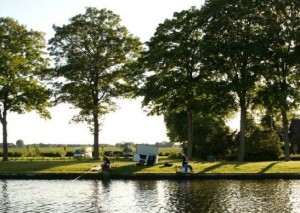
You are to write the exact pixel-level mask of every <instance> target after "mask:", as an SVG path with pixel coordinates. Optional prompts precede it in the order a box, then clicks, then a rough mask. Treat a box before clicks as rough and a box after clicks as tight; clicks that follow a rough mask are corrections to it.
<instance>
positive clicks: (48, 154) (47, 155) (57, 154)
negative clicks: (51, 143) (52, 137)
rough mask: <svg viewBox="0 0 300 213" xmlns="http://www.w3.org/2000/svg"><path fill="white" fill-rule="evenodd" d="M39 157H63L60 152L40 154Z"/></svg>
mask: <svg viewBox="0 0 300 213" xmlns="http://www.w3.org/2000/svg"><path fill="white" fill-rule="evenodd" d="M40 156H43V157H63V155H62V153H60V152H42V153H41V154H40Z"/></svg>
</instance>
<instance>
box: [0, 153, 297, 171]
mask: <svg viewBox="0 0 300 213" xmlns="http://www.w3.org/2000/svg"><path fill="white" fill-rule="evenodd" d="M165 162H170V163H173V166H171V167H164V163H165ZM100 163H101V162H100V161H93V160H65V161H61V160H60V161H54V160H52V161H8V162H3V161H1V162H0V174H23V173H58V174H59V173H78V174H80V173H85V172H87V171H89V170H90V169H91V168H92V167H95V166H98V165H99V164H100ZM180 164H181V162H180V159H168V158H166V157H161V158H160V160H159V162H158V164H156V165H154V166H151V167H150V166H136V165H135V162H133V161H132V160H131V159H111V166H112V172H113V173H126V174H135V173H153V174H169V173H175V168H174V167H175V166H179V165H180ZM191 165H192V166H193V168H194V173H196V174H197V173H204V174H205V173H207V174H212V173H223V174H226V173H245V174H247V173H248V174H249V173H253V174H255V173H300V162H299V161H290V162H284V161H270V162H225V161H224V162H203V161H193V162H191Z"/></svg>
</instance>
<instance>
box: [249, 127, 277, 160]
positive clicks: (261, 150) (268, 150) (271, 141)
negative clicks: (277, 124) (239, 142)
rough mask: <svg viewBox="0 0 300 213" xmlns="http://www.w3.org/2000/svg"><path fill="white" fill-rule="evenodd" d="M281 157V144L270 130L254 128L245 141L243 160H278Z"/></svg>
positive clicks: (275, 134)
mask: <svg viewBox="0 0 300 213" xmlns="http://www.w3.org/2000/svg"><path fill="white" fill-rule="evenodd" d="M280 155H282V149H281V142H280V138H279V137H278V135H277V133H276V132H275V131H274V130H272V129H264V128H262V127H256V128H255V129H254V131H253V132H252V133H251V135H250V136H249V138H248V139H247V141H246V150H245V160H248V161H268V160H278V159H279V157H280Z"/></svg>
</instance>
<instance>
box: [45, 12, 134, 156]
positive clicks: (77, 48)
mask: <svg viewBox="0 0 300 213" xmlns="http://www.w3.org/2000/svg"><path fill="white" fill-rule="evenodd" d="M120 22H121V19H120V17H119V16H118V15H116V14H114V13H113V12H112V11H110V10H106V9H101V10H97V9H96V8H87V9H86V13H85V14H79V15H76V16H74V17H72V18H71V19H70V23H69V24H67V25H64V26H62V27H59V26H54V27H53V28H54V30H55V32H56V33H55V36H54V37H53V38H52V39H51V40H50V41H49V44H50V48H49V50H50V54H51V55H52V56H54V58H55V62H56V63H55V65H56V68H55V70H54V76H55V77H58V78H57V79H58V80H59V81H57V82H56V86H57V88H58V90H57V100H58V101H59V102H68V103H70V104H72V105H74V106H75V107H76V108H78V109H80V112H79V114H78V115H77V116H75V117H74V119H73V120H74V121H76V122H82V121H85V122H88V123H89V124H91V129H92V132H93V134H94V158H95V159H98V158H99V156H98V155H99V153H98V152H99V151H98V149H99V128H100V120H99V119H100V118H101V116H103V115H104V114H106V113H108V112H110V111H112V110H114V109H115V102H114V98H116V97H119V96H121V95H123V94H124V90H123V88H124V86H126V82H125V81H124V76H125V74H126V72H129V71H130V70H128V69H126V67H125V66H124V65H126V64H129V63H131V62H133V61H134V60H135V59H136V58H137V57H138V54H139V51H140V41H139V39H138V38H137V37H135V36H133V35H131V34H130V33H129V32H128V31H127V29H126V28H125V27H124V26H122V25H121V24H120ZM61 78H62V79H63V80H61Z"/></svg>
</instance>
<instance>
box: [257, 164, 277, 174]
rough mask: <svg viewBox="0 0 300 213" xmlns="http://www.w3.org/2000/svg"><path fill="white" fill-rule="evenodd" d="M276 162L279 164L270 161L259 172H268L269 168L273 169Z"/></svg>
mask: <svg viewBox="0 0 300 213" xmlns="http://www.w3.org/2000/svg"><path fill="white" fill-rule="evenodd" d="M276 164H278V162H273V163H270V164H269V165H268V166H266V167H265V168H263V169H262V170H261V171H260V172H258V173H266V172H267V171H268V170H269V169H271V168H272V167H273V166H275V165H276Z"/></svg>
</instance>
